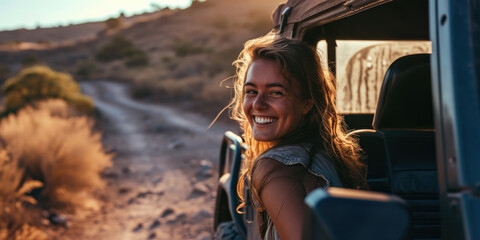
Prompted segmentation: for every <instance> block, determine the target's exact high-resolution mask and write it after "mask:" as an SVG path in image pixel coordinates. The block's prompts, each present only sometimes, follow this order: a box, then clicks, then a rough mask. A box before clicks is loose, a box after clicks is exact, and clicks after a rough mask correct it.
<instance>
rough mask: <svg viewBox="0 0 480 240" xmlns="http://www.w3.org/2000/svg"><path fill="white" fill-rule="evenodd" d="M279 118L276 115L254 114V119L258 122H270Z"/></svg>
mask: <svg viewBox="0 0 480 240" xmlns="http://www.w3.org/2000/svg"><path fill="white" fill-rule="evenodd" d="M276 120H277V118H274V117H264V116H253V121H255V123H257V124H269V123H272V122H275V121H276Z"/></svg>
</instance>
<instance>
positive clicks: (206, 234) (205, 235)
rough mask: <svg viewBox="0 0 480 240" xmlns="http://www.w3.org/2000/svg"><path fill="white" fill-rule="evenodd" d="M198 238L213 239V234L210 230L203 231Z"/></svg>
mask: <svg viewBox="0 0 480 240" xmlns="http://www.w3.org/2000/svg"><path fill="white" fill-rule="evenodd" d="M197 239H198V240H211V239H212V234H210V233H208V232H202V233H201V234H199V235H198V237H197Z"/></svg>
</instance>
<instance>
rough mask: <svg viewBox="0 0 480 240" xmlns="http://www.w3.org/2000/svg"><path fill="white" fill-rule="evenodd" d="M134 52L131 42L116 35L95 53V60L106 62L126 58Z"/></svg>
mask: <svg viewBox="0 0 480 240" xmlns="http://www.w3.org/2000/svg"><path fill="white" fill-rule="evenodd" d="M135 50H136V48H135V47H134V46H133V43H132V41H130V40H128V39H126V38H125V37H124V36H123V35H116V36H114V37H113V38H112V39H111V40H110V42H109V43H107V44H105V45H104V46H102V47H101V48H100V49H99V50H98V51H97V53H96V54H95V58H96V59H97V60H99V61H104V62H108V61H113V60H117V59H122V58H124V57H127V56H129V55H131V54H132V53H133V52H134V51H135Z"/></svg>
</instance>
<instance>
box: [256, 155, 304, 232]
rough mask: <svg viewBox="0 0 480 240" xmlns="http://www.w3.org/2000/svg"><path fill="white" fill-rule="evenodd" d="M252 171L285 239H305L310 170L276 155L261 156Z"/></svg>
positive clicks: (264, 200) (265, 204) (260, 193)
mask: <svg viewBox="0 0 480 240" xmlns="http://www.w3.org/2000/svg"><path fill="white" fill-rule="evenodd" d="M259 161H261V162H259V163H258V165H257V166H256V167H255V169H254V171H253V173H252V184H253V185H254V187H255V188H256V189H258V190H259V192H258V193H259V195H260V196H259V197H260V200H261V202H262V204H263V207H264V208H265V209H266V211H267V213H268V216H269V217H270V218H271V219H272V221H273V224H274V225H275V228H276V230H277V232H278V234H279V236H280V238H281V239H282V240H292V239H301V237H302V225H303V222H302V221H303V207H304V199H305V196H306V195H307V193H306V191H305V186H304V184H305V183H304V179H305V176H306V174H307V173H306V170H305V168H304V167H303V166H302V165H293V166H287V165H284V164H282V163H280V162H278V161H276V160H274V159H269V158H264V159H260V160H259Z"/></svg>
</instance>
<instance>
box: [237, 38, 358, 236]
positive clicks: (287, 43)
mask: <svg viewBox="0 0 480 240" xmlns="http://www.w3.org/2000/svg"><path fill="white" fill-rule="evenodd" d="M235 64H236V66H237V73H238V75H237V78H236V82H235V85H234V88H235V97H234V99H233V100H232V118H233V119H235V120H237V121H238V122H239V124H240V126H241V127H242V129H243V131H244V134H243V137H244V139H245V143H246V144H247V145H248V149H247V150H246V152H245V161H244V166H243V174H242V177H241V178H240V180H239V181H240V182H239V184H238V193H239V195H240V198H241V199H242V201H243V203H242V204H241V205H240V206H239V208H242V207H245V202H250V201H251V202H253V203H255V204H254V205H255V209H256V210H257V213H258V214H257V223H258V227H259V232H260V234H261V236H262V238H264V239H279V238H280V237H281V238H282V239H300V238H301V233H302V219H303V216H302V209H301V207H302V206H303V200H304V198H305V196H306V195H307V194H308V193H309V192H310V191H312V190H313V189H315V188H318V187H323V188H326V187H329V186H335V187H348V188H363V187H366V183H365V179H364V177H363V175H362V168H363V165H362V163H361V162H360V161H359V158H360V154H359V146H358V144H357V143H356V142H355V141H354V140H353V139H351V138H350V137H348V136H347V135H346V133H345V130H344V129H343V124H342V119H341V118H340V117H339V116H338V114H337V112H336V107H335V105H334V97H333V96H335V89H334V85H333V77H332V75H331V74H330V73H329V72H328V71H327V70H324V69H322V64H321V62H320V58H319V56H318V54H317V51H316V50H315V49H314V48H312V47H310V46H309V45H307V44H306V43H304V42H302V41H299V40H291V39H286V38H282V37H279V36H275V35H274V34H268V35H266V36H264V37H261V38H258V39H254V40H250V41H248V42H247V43H246V44H245V48H244V50H243V51H242V53H241V54H240V57H239V59H238V60H237V61H236V62H235ZM245 185H248V186H249V187H248V189H251V191H252V194H249V193H244V186H245ZM249 196H252V199H248V198H249Z"/></svg>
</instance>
